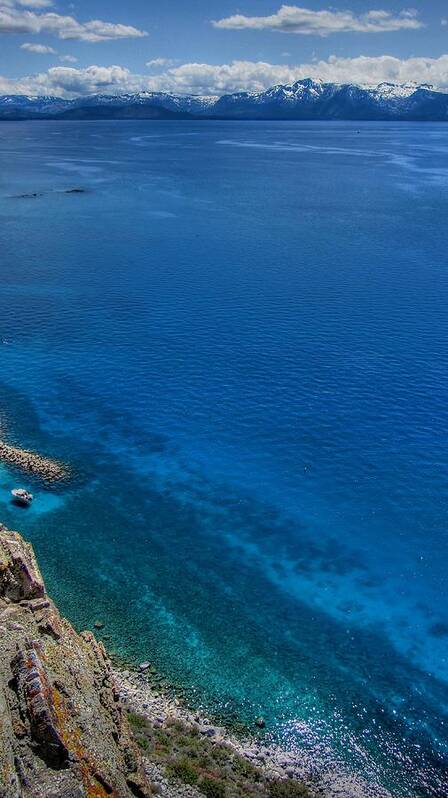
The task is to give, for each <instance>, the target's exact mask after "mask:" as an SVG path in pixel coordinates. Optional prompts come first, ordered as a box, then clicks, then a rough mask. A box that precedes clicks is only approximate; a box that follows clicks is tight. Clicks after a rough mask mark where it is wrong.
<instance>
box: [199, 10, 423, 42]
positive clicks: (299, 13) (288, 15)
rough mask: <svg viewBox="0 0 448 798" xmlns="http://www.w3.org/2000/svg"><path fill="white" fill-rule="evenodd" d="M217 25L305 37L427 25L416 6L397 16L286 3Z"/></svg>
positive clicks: (385, 12) (383, 31) (214, 22)
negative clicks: (269, 11)
mask: <svg viewBox="0 0 448 798" xmlns="http://www.w3.org/2000/svg"><path fill="white" fill-rule="evenodd" d="M212 24H213V26H214V27H215V28H224V29H226V30H272V31H279V32H280V33H300V34H302V35H305V36H310V35H314V36H329V35H330V34H332V33H352V32H354V33H386V32H389V31H397V30H415V29H416V28H421V27H423V25H422V23H421V22H420V20H419V19H418V18H417V12H416V11H414V10H413V9H405V10H403V11H401V12H400V13H399V14H398V15H396V16H394V15H393V14H391V13H390V12H389V11H382V10H378V11H367V12H365V13H364V14H355V13H354V12H353V11H331V10H323V11H312V10H311V9H309V8H301V7H300V6H287V5H283V6H281V8H279V10H278V11H277V13H276V14H271V15H270V16H267V17H247V16H244V15H243V14H235V15H234V16H231V17H226V18H225V19H220V20H214V21H213V23H212Z"/></svg>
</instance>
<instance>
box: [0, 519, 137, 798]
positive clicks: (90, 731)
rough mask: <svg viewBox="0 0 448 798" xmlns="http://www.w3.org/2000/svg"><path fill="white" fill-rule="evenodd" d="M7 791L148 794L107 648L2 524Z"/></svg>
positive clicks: (1, 664) (1, 719)
mask: <svg viewBox="0 0 448 798" xmlns="http://www.w3.org/2000/svg"><path fill="white" fill-rule="evenodd" d="M0 646H1V648H0V798H44V797H45V798H106V796H109V798H131V796H137V798H147V796H149V795H150V789H149V786H148V784H147V782H146V780H145V776H144V772H143V769H142V764H141V760H140V754H139V751H138V749H137V748H136V746H135V744H134V742H133V741H132V738H131V733H130V730H129V726H128V721H127V716H126V713H125V711H124V710H123V709H122V707H121V704H120V702H119V697H118V693H117V690H116V687H115V684H114V680H113V676H112V673H111V666H110V663H109V660H108V658H107V655H106V653H105V650H104V648H103V646H102V644H101V643H98V642H97V641H96V640H95V638H94V636H93V635H92V634H91V633H90V632H84V633H82V634H81V635H78V634H77V633H76V632H75V630H74V629H73V628H72V626H71V625H70V624H69V623H68V622H67V621H66V620H65V619H63V618H61V616H60V615H59V613H58V611H57V609H56V607H55V606H54V604H53V602H52V601H51V600H50V599H49V597H48V595H47V593H46V590H45V586H44V583H43V580H42V577H41V574H40V572H39V568H38V566H37V563H36V560H35V557H34V553H33V550H32V548H31V546H29V545H28V544H27V543H25V542H24V540H23V539H22V538H21V537H20V535H19V534H17V533H16V532H10V531H9V530H7V529H5V528H4V527H3V526H1V525H0Z"/></svg>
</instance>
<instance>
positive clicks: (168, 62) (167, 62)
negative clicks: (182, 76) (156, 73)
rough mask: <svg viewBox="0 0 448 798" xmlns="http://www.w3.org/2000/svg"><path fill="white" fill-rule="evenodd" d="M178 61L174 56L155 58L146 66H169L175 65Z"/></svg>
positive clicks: (151, 67) (152, 67)
mask: <svg viewBox="0 0 448 798" xmlns="http://www.w3.org/2000/svg"><path fill="white" fill-rule="evenodd" d="M175 63H176V61H175V59H174V58H153V59H152V60H151V61H147V62H146V66H147V67H149V68H150V69H154V68H158V67H169V66H173V64H175Z"/></svg>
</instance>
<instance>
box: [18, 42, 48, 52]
mask: <svg viewBox="0 0 448 798" xmlns="http://www.w3.org/2000/svg"><path fill="white" fill-rule="evenodd" d="M20 49H21V50H27V51H28V52H29V53H37V54H38V55H47V54H48V55H49V54H52V55H55V54H56V50H53V48H52V47H47V45H46V44H31V43H30V42H25V44H21V45H20Z"/></svg>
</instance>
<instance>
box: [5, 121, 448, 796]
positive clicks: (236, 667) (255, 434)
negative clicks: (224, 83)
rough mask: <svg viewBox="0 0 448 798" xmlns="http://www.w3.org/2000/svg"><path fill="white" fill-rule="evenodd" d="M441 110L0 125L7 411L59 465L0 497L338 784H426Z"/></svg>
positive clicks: (57, 564) (166, 644)
mask: <svg viewBox="0 0 448 798" xmlns="http://www.w3.org/2000/svg"><path fill="white" fill-rule="evenodd" d="M446 130H447V129H446V127H445V126H444V125H441V124H439V125H438V124H418V123H416V124H393V123H359V122H356V123H325V122H324V123H313V122H304V123H301V122H291V123H289V122H280V123H275V122H218V121H213V122H194V121H188V122H187V121H185V122H184V121H181V122H145V121H141V122H137V121H136V122H131V121H130V122H34V123H30V122H28V123H27V122H23V123H3V124H2V125H1V126H0V275H1V280H0V341H1V343H0V368H1V371H0V380H1V386H0V427H1V434H2V436H3V437H6V438H7V439H8V440H10V441H12V442H15V443H16V444H18V445H20V446H26V447H30V448H33V449H36V450H38V451H40V452H42V453H44V454H47V455H50V456H54V457H58V458H61V459H63V460H64V461H66V462H68V463H69V464H70V465H71V466H72V468H73V469H74V471H75V472H76V479H75V480H74V481H73V482H72V483H71V484H70V485H69V486H67V487H66V488H64V489H62V490H57V491H46V490H43V489H42V488H41V487H39V486H38V485H37V484H33V483H32V482H31V481H30V482H27V481H26V480H22V484H23V486H24V487H28V488H30V489H31V490H33V492H34V493H35V495H36V499H35V501H34V504H33V506H32V508H30V509H29V510H26V511H23V510H20V509H18V508H15V507H13V506H12V505H11V504H10V502H9V490H10V489H11V488H12V487H14V486H16V485H17V481H18V477H17V475H14V474H13V473H12V472H10V471H8V470H7V469H6V468H4V467H3V468H2V469H1V472H0V518H1V519H2V521H3V522H4V523H5V524H7V525H8V526H11V527H12V528H16V529H19V530H20V531H22V532H23V534H24V535H25V536H26V537H27V538H28V539H29V540H31V541H32V543H33V544H34V546H35V549H36V552H37V554H38V556H39V560H40V563H41V566H42V570H43V573H44V576H45V578H46V580H47V584H48V587H49V590H50V592H51V594H52V596H53V597H54V599H55V600H56V601H57V602H58V604H59V607H60V609H61V611H63V612H64V613H65V614H66V615H67V617H68V618H69V619H70V620H71V621H72V622H73V623H74V624H75V625H76V626H77V627H78V628H85V627H90V628H92V626H93V623H94V622H95V620H97V619H101V620H102V621H104V623H105V627H104V629H103V630H102V631H101V632H100V633H99V634H100V636H101V635H103V633H104V636H105V642H106V645H107V646H108V647H109V649H111V650H113V651H114V652H115V653H116V654H117V655H119V656H120V657H123V658H124V659H125V660H130V661H133V662H140V661H141V660H143V659H145V660H148V659H149V660H150V661H151V662H152V663H153V664H154V665H155V666H156V667H157V669H158V670H159V671H160V673H161V674H162V675H163V678H164V679H165V680H166V681H167V682H169V683H170V684H174V685H176V686H177V689H178V690H179V691H183V694H184V695H185V696H186V697H187V700H188V701H189V702H190V703H191V704H192V705H193V706H203V707H206V708H207V711H210V712H211V713H214V714H215V715H216V716H218V717H225V718H227V719H230V720H241V721H243V722H245V723H247V724H248V725H249V727H252V726H253V723H254V719H255V718H256V717H257V716H259V715H263V716H264V717H265V719H266V728H267V731H268V734H269V735H270V737H272V738H273V739H278V740H280V741H281V742H282V744H284V745H285V746H288V747H293V748H295V749H297V751H298V756H303V757H304V758H305V759H307V760H308V759H309V760H310V761H312V762H314V763H315V766H316V769H317V770H318V771H323V772H326V773H331V772H333V770H334V771H335V772H336V771H339V770H341V769H342V770H344V771H348V772H349V773H351V774H353V778H354V780H355V781H356V782H357V784H358V786H357V787H356V790H358V791H357V792H356V791H354V792H353V795H355V794H356V795H361V794H362V795H372V796H379V795H384V794H386V793H384V790H388V791H389V792H388V793H387V794H389V795H393V796H398V797H399V798H442V796H444V795H446V779H447V766H448V690H447V681H448V609H447V594H448V578H447V574H448V532H447V513H448V446H447V431H448V401H447V400H448V391H447V374H448V372H447V365H448V363H447V361H448V346H447V344H448V314H447V307H448V272H447V247H448V233H447V225H446V219H447V214H448V140H447V134H446ZM73 189H77V190H76V191H73ZM363 782H367V784H368V786H363ZM360 785H361V786H360ZM444 785H445V787H444ZM354 790H355V788H354Z"/></svg>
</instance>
